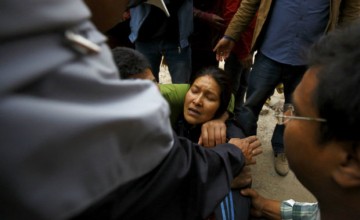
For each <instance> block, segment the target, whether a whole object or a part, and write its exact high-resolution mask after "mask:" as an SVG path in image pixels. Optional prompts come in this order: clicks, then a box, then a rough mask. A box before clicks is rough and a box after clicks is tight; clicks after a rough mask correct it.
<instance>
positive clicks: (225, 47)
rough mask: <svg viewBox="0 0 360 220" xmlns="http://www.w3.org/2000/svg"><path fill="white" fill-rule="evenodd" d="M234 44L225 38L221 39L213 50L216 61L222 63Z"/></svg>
mask: <svg viewBox="0 0 360 220" xmlns="http://www.w3.org/2000/svg"><path fill="white" fill-rule="evenodd" d="M234 46H235V42H234V41H232V40H230V39H227V38H225V37H223V38H221V39H220V40H219V42H218V43H217V44H216V46H215V48H214V49H213V51H214V52H216V60H218V61H224V60H226V59H227V58H228V57H229V55H230V52H231V50H232V49H233V48H234Z"/></svg>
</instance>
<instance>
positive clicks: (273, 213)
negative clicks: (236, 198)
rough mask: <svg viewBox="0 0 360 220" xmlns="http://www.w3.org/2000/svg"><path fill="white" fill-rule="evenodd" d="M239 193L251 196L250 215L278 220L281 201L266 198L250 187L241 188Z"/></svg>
mask: <svg viewBox="0 0 360 220" xmlns="http://www.w3.org/2000/svg"><path fill="white" fill-rule="evenodd" d="M241 194H242V195H244V196H249V197H251V203H252V207H251V215H252V216H255V217H266V218H267V219H272V220H280V219H281V213H280V206H281V202H280V201H276V200H272V199H267V198H265V197H263V196H261V195H260V194H259V193H258V192H257V191H255V190H254V189H251V188H246V189H243V190H241Z"/></svg>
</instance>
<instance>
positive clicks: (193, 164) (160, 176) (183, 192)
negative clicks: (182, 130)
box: [0, 0, 258, 220]
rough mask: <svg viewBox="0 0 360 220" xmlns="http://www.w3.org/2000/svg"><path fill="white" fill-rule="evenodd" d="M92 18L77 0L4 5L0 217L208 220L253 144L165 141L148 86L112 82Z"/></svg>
mask: <svg viewBox="0 0 360 220" xmlns="http://www.w3.org/2000/svg"><path fill="white" fill-rule="evenodd" d="M105 2H106V3H108V1H102V2H100V3H99V2H98V3H96V2H95V3H94V2H92V3H94V4H95V6H98V7H97V8H98V9H100V8H102V7H101V6H102V5H103V4H105ZM109 2H111V3H113V7H106V8H107V9H109V10H110V11H111V10H116V11H117V13H118V14H119V15H122V12H123V11H124V10H125V8H126V6H127V3H128V2H127V1H110V0H109ZM112 12H113V11H112ZM103 13H105V12H103ZM117 13H108V14H107V15H110V14H115V15H116V14H117ZM19 14H21V16H19ZM100 14H101V13H100ZM90 16H91V13H90V10H89V9H88V8H87V7H86V6H85V4H84V2H83V1H80V0H63V1H50V0H39V1H37V2H36V4H35V3H34V4H27V5H26V6H24V2H22V1H19V0H15V1H14V0H11V1H10V0H5V1H2V2H1V7H0V18H1V19H0V27H1V32H0V39H1V45H0V72H1V74H0V94H1V95H0V124H1V126H0V145H1V148H0V186H1V187H0V201H1V202H2V205H1V207H0V216H1V219H36V220H41V219H55V220H57V219H204V218H206V217H207V216H208V215H210V214H211V212H212V211H213V210H214V208H215V207H216V206H217V204H218V202H220V201H221V200H222V199H223V198H224V197H225V195H226V194H227V193H228V192H229V190H230V183H231V181H232V179H233V177H234V176H236V175H238V173H239V172H240V171H241V169H242V167H243V166H244V163H253V162H254V158H253V155H256V154H257V152H256V150H257V148H258V146H256V145H253V144H250V143H246V142H244V141H241V140H239V139H231V140H230V143H234V144H235V145H234V144H223V145H219V146H216V147H214V148H211V149H205V148H202V147H201V146H199V145H197V144H194V143H192V142H191V141H189V140H187V139H183V138H178V137H177V136H176V135H174V134H173V132H172V129H171V126H170V121H169V107H168V104H167V103H166V101H165V100H164V99H163V97H162V96H161V95H160V93H159V90H158V89H157V87H156V85H155V84H154V83H152V82H147V81H132V82H131V81H125V80H119V73H118V71H117V70H116V66H115V64H114V62H113V60H112V55H111V51H110V50H109V48H108V46H107V45H106V43H105V42H106V41H105V40H106V39H105V37H104V36H103V35H102V34H101V33H100V32H99V31H98V30H97V28H96V27H95V26H94V25H93V24H92V22H90V21H89V19H90ZM106 18H107V17H106V16H103V19H106ZM111 19H114V18H113V17H111ZM115 22H117V20H116V19H115V20H114V21H111V22H110V23H115ZM110 23H108V22H105V21H104V22H103V24H104V27H106V28H107V27H110V26H111V25H112V24H110ZM106 28H104V29H106ZM254 150H255V151H254ZM218 185H222V187H221V188H219V187H217V186H218ZM215 186H216V189H214V187H215ZM190 189H191V191H192V192H194V193H192V194H189V193H188V192H189V190H190ZM207 198H211V200H209V199H207Z"/></svg>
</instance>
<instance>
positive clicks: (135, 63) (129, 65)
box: [112, 47, 151, 79]
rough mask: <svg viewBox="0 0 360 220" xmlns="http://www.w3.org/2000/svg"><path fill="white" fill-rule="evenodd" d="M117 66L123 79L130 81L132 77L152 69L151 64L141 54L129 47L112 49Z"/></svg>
mask: <svg viewBox="0 0 360 220" xmlns="http://www.w3.org/2000/svg"><path fill="white" fill-rule="evenodd" d="M112 53H113V57H114V61H115V64H116V66H117V68H118V70H119V72H120V77H121V78H122V79H128V78H129V77H130V76H132V75H136V74H140V73H143V72H144V71H145V70H146V69H148V68H149V69H151V64H150V63H149V61H148V60H147V58H146V57H145V56H144V55H143V54H142V53H140V52H138V51H136V50H134V49H132V48H128V47H116V48H114V49H112Z"/></svg>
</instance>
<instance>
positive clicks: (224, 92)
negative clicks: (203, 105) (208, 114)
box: [190, 66, 232, 118]
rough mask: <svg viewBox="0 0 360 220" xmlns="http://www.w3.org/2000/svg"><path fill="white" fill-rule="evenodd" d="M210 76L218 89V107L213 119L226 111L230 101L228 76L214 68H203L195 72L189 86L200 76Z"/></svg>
mask: <svg viewBox="0 0 360 220" xmlns="http://www.w3.org/2000/svg"><path fill="white" fill-rule="evenodd" d="M206 75H209V76H211V77H212V78H213V79H214V80H215V81H216V83H217V84H218V85H219V87H220V92H221V94H220V106H219V108H218V110H217V111H216V113H215V118H218V117H220V116H221V115H222V114H224V112H225V111H226V110H227V107H228V105H229V102H230V99H231V94H232V93H231V91H232V89H231V82H230V79H229V78H228V75H227V74H226V73H225V71H224V70H222V69H220V68H218V67H215V66H210V67H205V68H203V69H201V70H200V71H199V72H197V73H196V74H195V75H194V76H193V77H192V78H191V79H190V86H191V85H192V84H193V83H194V82H195V80H196V79H197V78H199V77H201V76H206Z"/></svg>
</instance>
